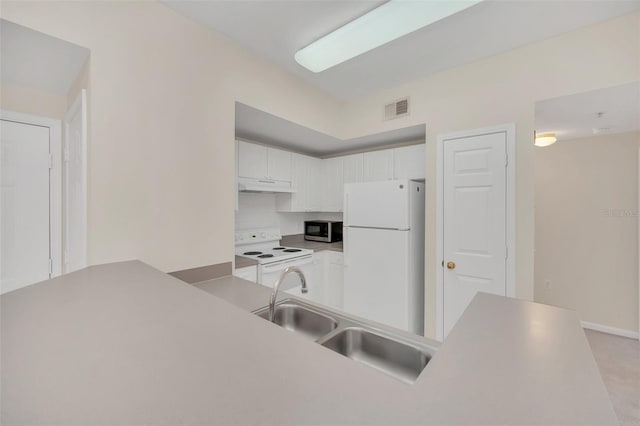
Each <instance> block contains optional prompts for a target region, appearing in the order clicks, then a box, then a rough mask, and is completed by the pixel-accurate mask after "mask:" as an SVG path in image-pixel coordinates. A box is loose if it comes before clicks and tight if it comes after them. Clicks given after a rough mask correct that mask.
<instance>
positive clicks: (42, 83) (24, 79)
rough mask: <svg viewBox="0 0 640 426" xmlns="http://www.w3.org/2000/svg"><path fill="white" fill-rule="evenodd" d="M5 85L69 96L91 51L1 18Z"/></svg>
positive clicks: (1, 73) (0, 70)
mask: <svg viewBox="0 0 640 426" xmlns="http://www.w3.org/2000/svg"><path fill="white" fill-rule="evenodd" d="M0 53H1V60H0V78H1V79H2V82H3V83H10V84H15V85H17V86H21V87H28V88H31V89H38V90H42V91H44V92H50V93H57V94H59V95H65V96H66V95H67V92H68V91H69V89H70V88H71V85H72V84H73V82H74V80H75V79H76V77H77V76H78V73H79V72H80V69H81V68H82V66H83V65H84V63H85V61H86V60H87V58H88V57H89V49H87V48H85V47H81V46H77V45H75V44H73V43H69V42H68V41H64V40H60V39H58V38H55V37H51V36H49V35H46V34H43V33H41V32H38V31H34V30H32V29H30V28H27V27H23V26H22V25H18V24H14V23H13V22H10V21H6V20H4V19H0Z"/></svg>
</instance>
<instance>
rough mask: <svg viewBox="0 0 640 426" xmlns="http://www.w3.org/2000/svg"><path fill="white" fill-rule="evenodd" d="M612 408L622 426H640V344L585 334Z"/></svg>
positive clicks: (612, 337) (594, 333)
mask: <svg viewBox="0 0 640 426" xmlns="http://www.w3.org/2000/svg"><path fill="white" fill-rule="evenodd" d="M585 333H586V335H587V340H588V341H589V345H590V346H591V350H592V351H593V356H594V358H595V359H596V362H597V363H598V367H599V368H600V374H601V375H602V380H603V381H604V384H605V386H606V387H607V390H608V391H609V396H610V397H611V402H612V403H613V408H614V409H615V411H616V414H617V415H618V420H619V421H620V424H621V425H624V426H640V342H639V341H638V340H635V339H627V338H625V337H619V336H614V335H611V334H606V333H600V332H598V331H592V330H585Z"/></svg>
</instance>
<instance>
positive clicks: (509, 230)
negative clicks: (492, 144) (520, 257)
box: [435, 123, 516, 341]
mask: <svg viewBox="0 0 640 426" xmlns="http://www.w3.org/2000/svg"><path fill="white" fill-rule="evenodd" d="M493 133H505V134H506V149H507V167H506V169H507V170H506V198H507V200H506V209H507V211H506V239H507V261H506V268H507V270H506V275H505V277H506V280H507V297H515V295H516V280H515V266H516V262H515V259H516V238H515V237H516V155H515V153H516V125H515V123H507V124H501V125H497V126H491V127H483V128H480V129H473V130H463V131H459V132H452V133H446V134H440V135H438V138H437V143H436V265H435V270H436V321H435V324H436V339H437V340H439V341H442V340H443V339H444V271H443V265H442V262H443V260H444V226H443V224H444V221H443V219H444V176H443V173H444V144H445V142H447V141H449V140H453V139H460V138H466V137H472V136H482V135H488V134H493Z"/></svg>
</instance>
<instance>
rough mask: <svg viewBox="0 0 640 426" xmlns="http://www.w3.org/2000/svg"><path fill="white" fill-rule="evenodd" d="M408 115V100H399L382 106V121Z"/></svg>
mask: <svg viewBox="0 0 640 426" xmlns="http://www.w3.org/2000/svg"><path fill="white" fill-rule="evenodd" d="M405 115H409V98H404V99H399V100H397V101H395V102H392V103H390V104H388V105H385V106H384V119H385V120H392V119H394V118H398V117H404V116H405Z"/></svg>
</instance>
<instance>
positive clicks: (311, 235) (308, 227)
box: [304, 222, 329, 241]
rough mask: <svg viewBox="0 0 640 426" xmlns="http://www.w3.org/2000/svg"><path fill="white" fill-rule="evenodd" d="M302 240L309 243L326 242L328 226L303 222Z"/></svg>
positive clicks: (320, 223)
mask: <svg viewBox="0 0 640 426" xmlns="http://www.w3.org/2000/svg"><path fill="white" fill-rule="evenodd" d="M304 239H305V240H310V241H328V239H329V224H328V223H323V222H305V225H304Z"/></svg>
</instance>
